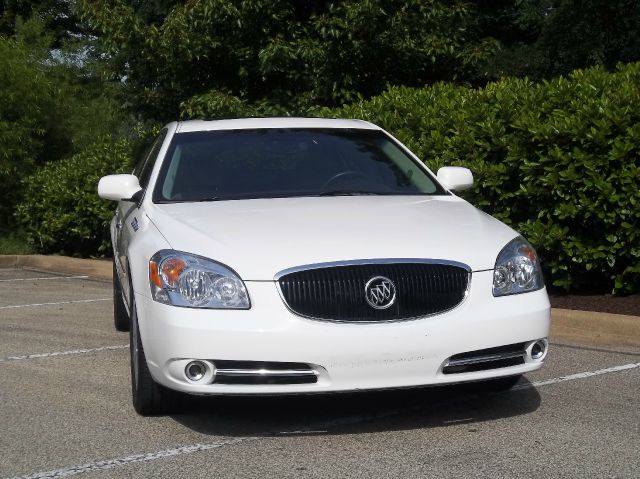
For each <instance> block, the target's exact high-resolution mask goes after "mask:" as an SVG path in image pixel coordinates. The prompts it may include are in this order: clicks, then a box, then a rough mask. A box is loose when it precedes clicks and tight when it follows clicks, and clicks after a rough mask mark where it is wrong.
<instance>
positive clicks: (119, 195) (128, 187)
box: [98, 175, 142, 201]
mask: <svg viewBox="0 0 640 479" xmlns="http://www.w3.org/2000/svg"><path fill="white" fill-rule="evenodd" d="M140 191H142V188H140V183H139V182H138V178H137V177H136V176H135V175H109V176H103V177H102V178H100V182H99V183H98V196H100V198H104V199H105V200H113V201H121V200H123V201H135V200H136V198H134V196H135V195H136V193H139V192H140Z"/></svg>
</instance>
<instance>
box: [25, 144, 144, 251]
mask: <svg viewBox="0 0 640 479" xmlns="http://www.w3.org/2000/svg"><path fill="white" fill-rule="evenodd" d="M136 147H137V142H136V141H134V140H129V139H122V140H119V141H111V140H105V141H103V142H99V143H96V144H95V145H93V146H91V147H89V148H88V149H87V150H85V151H84V152H82V153H79V154H77V155H75V156H72V157H70V158H68V159H66V160H60V161H56V162H52V163H49V164H47V165H46V166H44V167H43V168H42V169H40V170H38V172H37V173H35V174H34V175H32V176H30V177H27V178H26V179H25V180H24V181H23V182H22V187H23V200H22V201H21V202H20V203H19V204H18V207H17V210H16V217H17V219H18V222H19V223H20V224H21V225H22V226H23V228H24V230H25V232H26V233H27V240H28V242H29V243H31V244H32V245H33V246H35V248H36V249H37V250H38V251H40V252H43V253H62V254H67V255H71V256H93V255H105V254H106V255H110V254H111V243H110V236H109V222H110V220H111V218H112V216H113V212H114V210H115V203H113V202H110V201H105V200H102V199H100V198H99V197H98V194H97V186H98V181H99V179H100V177H102V176H104V175H108V174H112V173H128V172H131V169H132V166H131V164H132V161H131V158H132V157H133V155H134V151H135V150H136Z"/></svg>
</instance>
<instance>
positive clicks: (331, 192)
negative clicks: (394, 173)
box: [317, 190, 384, 196]
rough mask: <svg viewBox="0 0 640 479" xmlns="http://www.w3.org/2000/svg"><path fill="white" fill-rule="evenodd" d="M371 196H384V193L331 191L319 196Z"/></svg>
mask: <svg viewBox="0 0 640 479" xmlns="http://www.w3.org/2000/svg"><path fill="white" fill-rule="evenodd" d="M369 195H384V193H379V192H378V193H377V192H375V191H357V190H331V191H323V192H321V193H318V194H317V196H369Z"/></svg>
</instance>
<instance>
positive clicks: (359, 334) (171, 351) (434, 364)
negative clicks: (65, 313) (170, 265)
mask: <svg viewBox="0 0 640 479" xmlns="http://www.w3.org/2000/svg"><path fill="white" fill-rule="evenodd" d="M246 286H247V289H248V291H249V295H250V297H251V304H252V307H251V309H250V310H203V309H190V308H178V307H173V306H167V305H164V304H161V303H157V302H155V301H153V300H152V299H151V298H150V297H148V296H147V295H146V294H140V293H136V306H137V310H138V321H139V325H140V335H141V339H142V343H143V347H144V350H145V354H146V357H147V363H148V366H149V369H150V371H151V374H152V376H153V378H154V379H155V380H156V381H157V382H158V383H160V384H162V385H164V386H166V387H168V388H171V389H175V390H178V391H182V392H186V393H192V394H290V393H322V392H334V391H354V390H367V389H384V388H400V387H412V386H424V385H436V384H448V383H458V382H465V381H478V380H483V379H490V378H496V377H501V376H511V375H517V374H523V373H526V372H530V371H534V370H536V369H539V368H540V367H541V366H542V364H543V361H541V360H539V361H533V360H530V359H527V360H525V362H524V363H523V364H518V365H514V366H508V367H501V368H498V369H491V370H483V371H474V372H463V373H459V374H444V373H443V367H444V366H445V364H446V362H447V360H448V359H449V358H450V357H451V356H454V355H457V354H461V353H465V352H469V351H476V350H482V349H487V348H494V347H498V346H503V345H509V344H514V343H528V342H530V341H533V340H537V339H543V338H546V337H547V336H548V335H549V326H550V305H549V299H548V297H547V293H546V290H545V289H542V290H540V291H535V292H531V293H525V294H520V295H513V296H505V297H500V298H494V297H493V295H492V293H491V288H492V272H491V271H484V272H476V273H473V278H472V281H471V287H470V289H469V293H468V296H467V298H466V299H465V300H464V301H463V302H462V304H460V305H459V306H458V307H456V308H455V309H453V310H451V311H449V312H446V313H443V314H440V315H435V316H431V317H426V318H422V319H417V320H411V321H400V322H393V323H379V324H371V323H368V324H352V323H334V322H325V321H318V320H311V319H305V318H302V317H300V316H297V315H295V314H293V313H292V312H290V311H289V310H288V309H287V307H286V306H285V304H284V303H283V301H282V299H281V298H280V296H279V294H278V291H277V286H276V284H275V283H274V282H269V281H265V282H247V283H246ZM191 359H200V360H210V361H214V362H215V361H216V360H219V361H260V362H265V361H269V362H295V363H305V364H308V365H310V366H311V367H312V368H313V369H314V370H315V371H317V373H318V380H317V382H316V383H313V384H216V383H215V382H213V383H208V384H201V383H197V384H196V383H194V382H192V381H189V380H188V379H187V378H186V376H185V375H184V366H183V365H184V364H186V363H188V362H189V360H191Z"/></svg>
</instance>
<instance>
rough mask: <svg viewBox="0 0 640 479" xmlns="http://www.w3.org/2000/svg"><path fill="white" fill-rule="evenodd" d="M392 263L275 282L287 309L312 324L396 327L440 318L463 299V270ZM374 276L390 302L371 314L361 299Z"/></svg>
mask: <svg viewBox="0 0 640 479" xmlns="http://www.w3.org/2000/svg"><path fill="white" fill-rule="evenodd" d="M398 261H399V262H380V263H377V262H375V260H372V262H371V263H358V264H338V265H333V264H332V265H329V266H322V265H314V266H309V267H307V268H306V269H301V270H297V271H285V272H284V273H283V274H281V275H280V276H279V277H277V278H278V284H279V287H280V290H281V292H282V297H283V299H284V301H285V303H286V304H287V306H288V307H289V308H290V309H291V310H292V311H293V312H295V313H297V314H300V315H302V316H306V317H310V318H315V319H324V320H333V321H352V322H375V321H398V320H405V319H412V318H418V317H422V316H428V315H432V314H438V313H442V312H444V311H447V310H449V309H452V308H454V307H455V306H457V305H458V304H460V302H462V300H463V299H464V297H465V294H466V291H467V287H468V284H469V281H470V277H471V274H470V272H469V269H468V268H467V267H465V266H464V265H461V264H447V263H444V262H436V261H426V260H425V261H418V260H416V261H412V262H408V261H404V260H398ZM401 261H402V262H401ZM380 276H382V277H385V278H388V279H389V280H391V281H392V282H393V284H394V286H395V288H396V299H395V302H394V303H393V304H392V305H391V306H389V307H386V308H385V309H375V308H372V307H371V305H370V304H368V303H367V300H366V297H365V286H366V285H367V283H368V281H370V280H371V279H372V278H375V277H380Z"/></svg>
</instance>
